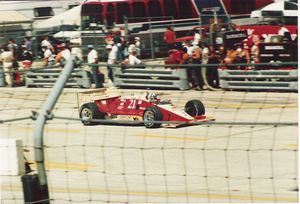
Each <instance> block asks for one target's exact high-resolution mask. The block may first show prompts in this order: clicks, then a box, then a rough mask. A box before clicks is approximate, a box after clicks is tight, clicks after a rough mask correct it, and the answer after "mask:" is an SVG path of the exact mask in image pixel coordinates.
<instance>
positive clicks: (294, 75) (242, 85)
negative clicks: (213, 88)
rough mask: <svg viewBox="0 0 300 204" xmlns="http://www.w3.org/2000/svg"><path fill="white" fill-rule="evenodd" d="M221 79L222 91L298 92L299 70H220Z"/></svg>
mask: <svg viewBox="0 0 300 204" xmlns="http://www.w3.org/2000/svg"><path fill="white" fill-rule="evenodd" d="M219 79H220V86H221V88H222V89H232V90H282V91H298V70H219Z"/></svg>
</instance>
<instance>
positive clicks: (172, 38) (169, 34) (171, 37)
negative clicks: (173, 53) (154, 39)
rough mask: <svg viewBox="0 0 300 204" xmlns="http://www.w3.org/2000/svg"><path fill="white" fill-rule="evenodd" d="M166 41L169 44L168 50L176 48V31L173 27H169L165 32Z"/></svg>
mask: <svg viewBox="0 0 300 204" xmlns="http://www.w3.org/2000/svg"><path fill="white" fill-rule="evenodd" d="M164 41H165V42H166V44H167V46H168V50H171V49H174V48H175V42H176V33H175V32H174V30H173V29H172V28H171V27H167V30H166V31H165V33H164Z"/></svg>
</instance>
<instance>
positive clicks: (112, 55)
mask: <svg viewBox="0 0 300 204" xmlns="http://www.w3.org/2000/svg"><path fill="white" fill-rule="evenodd" d="M106 50H107V52H108V59H107V73H108V78H109V79H110V80H111V81H112V82H113V81H114V77H113V71H112V65H113V64H116V61H117V53H116V51H115V50H113V46H111V45H107V46H106Z"/></svg>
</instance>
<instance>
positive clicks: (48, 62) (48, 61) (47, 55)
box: [42, 45, 55, 66]
mask: <svg viewBox="0 0 300 204" xmlns="http://www.w3.org/2000/svg"><path fill="white" fill-rule="evenodd" d="M42 51H43V52H44V66H52V65H53V64H54V59H55V56H54V55H53V54H52V52H51V49H50V48H49V47H48V46H46V45H43V47H42Z"/></svg>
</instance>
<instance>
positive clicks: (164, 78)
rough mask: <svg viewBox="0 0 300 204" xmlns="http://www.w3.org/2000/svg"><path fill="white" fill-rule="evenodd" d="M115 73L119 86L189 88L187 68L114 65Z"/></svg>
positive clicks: (115, 80)
mask: <svg viewBox="0 0 300 204" xmlns="http://www.w3.org/2000/svg"><path fill="white" fill-rule="evenodd" d="M147 66H148V65H147ZM150 66H151V65H150ZM162 66H163V65H162ZM113 75H114V86H115V87H119V88H154V89H155V88H161V89H179V90H187V89H189V81H188V78H187V72H186V69H165V68H164V67H163V68H159V67H158V68H157V67H155V68H149V67H147V68H143V69H140V68H126V69H122V68H120V67H113Z"/></svg>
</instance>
